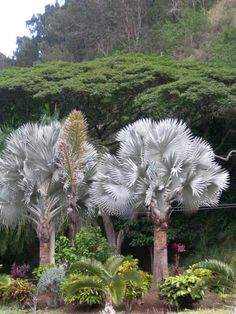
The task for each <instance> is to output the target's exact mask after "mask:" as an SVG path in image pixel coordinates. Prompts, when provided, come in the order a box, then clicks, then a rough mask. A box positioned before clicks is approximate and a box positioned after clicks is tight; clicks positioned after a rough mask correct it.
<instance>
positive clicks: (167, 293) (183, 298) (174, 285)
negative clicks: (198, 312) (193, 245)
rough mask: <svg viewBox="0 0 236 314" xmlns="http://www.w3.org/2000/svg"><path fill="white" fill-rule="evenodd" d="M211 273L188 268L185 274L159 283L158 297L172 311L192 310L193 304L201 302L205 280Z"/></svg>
mask: <svg viewBox="0 0 236 314" xmlns="http://www.w3.org/2000/svg"><path fill="white" fill-rule="evenodd" d="M210 276H211V272H210V271H207V270H204V269H199V270H198V271H197V272H196V271H195V270H194V268H193V267H190V268H189V269H188V270H187V271H186V272H185V273H183V274H181V275H177V276H170V277H168V278H166V279H165V280H163V281H162V282H161V283H160V296H161V298H162V299H164V300H166V302H167V304H168V305H170V306H171V307H172V308H174V309H177V310H179V309H184V308H192V306H193V303H194V302H196V301H198V300H201V299H202V297H203V295H204V291H205V290H206V286H204V285H203V284H201V283H203V282H204V280H205V279H207V278H209V277H210Z"/></svg>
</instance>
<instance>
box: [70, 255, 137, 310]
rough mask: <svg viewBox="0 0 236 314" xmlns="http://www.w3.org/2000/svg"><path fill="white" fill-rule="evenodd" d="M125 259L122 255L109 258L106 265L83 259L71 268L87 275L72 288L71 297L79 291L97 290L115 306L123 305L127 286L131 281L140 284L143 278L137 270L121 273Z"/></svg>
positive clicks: (79, 279)
mask: <svg viewBox="0 0 236 314" xmlns="http://www.w3.org/2000/svg"><path fill="white" fill-rule="evenodd" d="M124 260H125V258H124V257H123V256H121V255H116V256H111V257H109V258H108V259H107V260H106V262H105V263H104V264H102V263H101V262H99V261H96V260H94V259H87V258H82V259H81V260H80V261H79V262H76V263H75V264H73V265H72V266H71V271H72V272H75V271H76V270H77V271H81V272H82V273H85V274H86V275H84V276H83V277H80V278H78V279H77V280H76V282H75V283H74V284H73V285H71V286H70V288H69V290H68V292H69V295H71V296H72V295H73V294H74V293H75V292H76V291H77V289H81V288H97V289H100V290H102V291H104V292H105V293H106V294H108V295H109V296H110V298H111V299H112V302H113V303H114V304H117V305H119V304H121V302H122V300H123V299H124V297H125V290H126V285H127V282H128V281H129V280H131V281H134V282H136V283H137V284H140V283H141V282H142V278H141V276H140V275H139V274H138V272H137V271H135V270H133V271H132V270H130V271H127V272H125V273H123V274H121V273H119V269H120V266H121V265H122V263H123V262H124Z"/></svg>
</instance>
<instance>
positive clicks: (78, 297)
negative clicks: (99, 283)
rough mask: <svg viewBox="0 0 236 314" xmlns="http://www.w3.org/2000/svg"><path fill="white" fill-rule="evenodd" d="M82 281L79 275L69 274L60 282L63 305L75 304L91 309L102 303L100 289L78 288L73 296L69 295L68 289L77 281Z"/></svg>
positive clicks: (102, 295)
mask: <svg viewBox="0 0 236 314" xmlns="http://www.w3.org/2000/svg"><path fill="white" fill-rule="evenodd" d="M80 279H82V277H81V274H71V275H70V276H69V277H68V278H67V279H65V280H64V281H63V282H62V285H61V292H62V296H63V300H64V302H65V304H70V303H73V304H76V305H80V306H88V307H93V306H97V305H101V304H102V303H103V302H104V299H105V294H104V292H103V291H102V290H101V289H97V288H92V287H91V288H78V289H77V290H76V291H74V293H73V294H70V293H69V290H70V287H71V286H73V285H74V284H75V283H76V282H77V280H80Z"/></svg>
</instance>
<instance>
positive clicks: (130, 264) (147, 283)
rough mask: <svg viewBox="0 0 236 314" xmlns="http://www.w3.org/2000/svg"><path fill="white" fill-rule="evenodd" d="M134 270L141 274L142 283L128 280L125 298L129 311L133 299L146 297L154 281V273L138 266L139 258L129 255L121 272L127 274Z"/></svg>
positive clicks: (121, 267)
mask: <svg viewBox="0 0 236 314" xmlns="http://www.w3.org/2000/svg"><path fill="white" fill-rule="evenodd" d="M133 270H135V271H137V273H138V274H139V275H140V277H141V278H142V283H141V284H140V283H139V284H137V283H136V282H134V281H131V280H129V281H128V282H127V284H126V290H125V298H124V299H125V306H126V310H127V311H131V309H132V301H133V300H137V299H142V298H143V297H144V295H145V294H146V293H147V292H148V291H149V289H150V288H151V283H152V275H151V274H149V273H147V272H144V271H142V270H141V269H140V268H139V266H138V260H137V259H135V258H130V257H128V258H127V259H126V260H125V261H124V262H123V263H122V265H121V266H120V267H119V273H120V274H125V273H126V272H129V271H133Z"/></svg>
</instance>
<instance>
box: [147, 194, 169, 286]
mask: <svg viewBox="0 0 236 314" xmlns="http://www.w3.org/2000/svg"><path fill="white" fill-rule="evenodd" d="M150 209H151V212H152V221H153V233H154V249H153V280H152V289H153V290H155V289H157V284H158V283H159V282H160V281H161V280H162V279H164V278H167V277H168V276H169V270H168V256H167V230H168V207H167V206H166V204H165V201H164V198H163V196H162V195H161V194H160V195H159V197H157V198H153V199H152V201H151V205H150Z"/></svg>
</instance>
